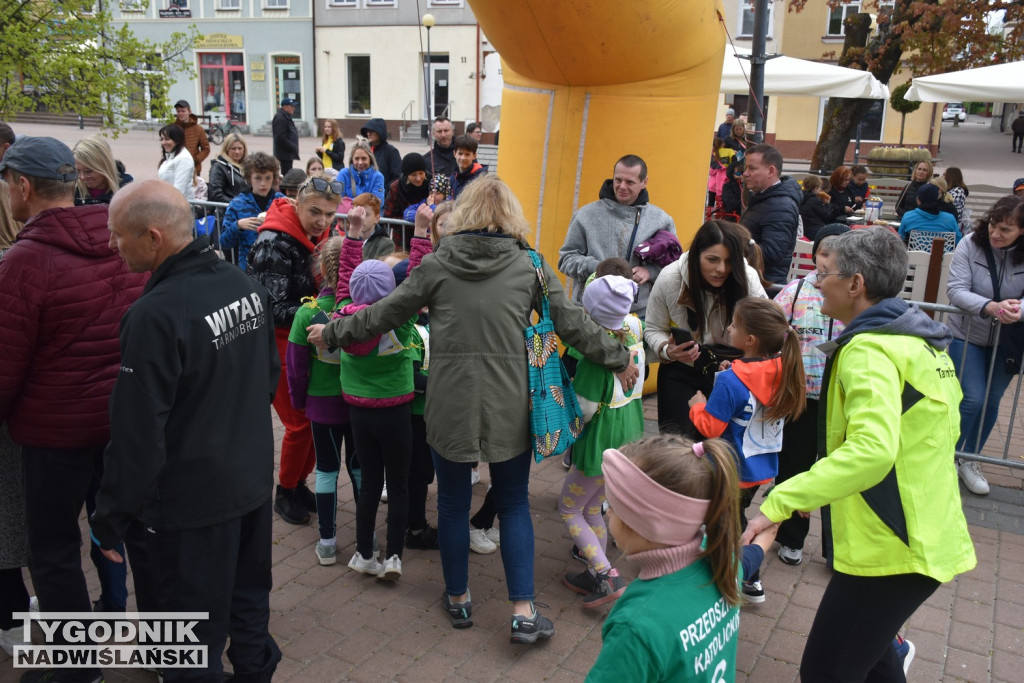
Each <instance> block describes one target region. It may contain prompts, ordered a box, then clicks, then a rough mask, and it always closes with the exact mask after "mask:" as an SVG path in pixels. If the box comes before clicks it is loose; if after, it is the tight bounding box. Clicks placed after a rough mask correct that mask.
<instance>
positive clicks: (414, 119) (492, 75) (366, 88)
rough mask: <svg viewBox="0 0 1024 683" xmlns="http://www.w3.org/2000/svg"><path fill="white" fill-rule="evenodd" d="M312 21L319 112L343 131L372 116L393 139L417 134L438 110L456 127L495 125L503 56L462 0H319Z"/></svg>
mask: <svg viewBox="0 0 1024 683" xmlns="http://www.w3.org/2000/svg"><path fill="white" fill-rule="evenodd" d="M424 14H430V15H432V16H433V17H434V25H433V27H432V28H431V29H430V30H429V31H428V30H427V28H426V27H425V26H424V25H423V15H424ZM313 20H314V24H315V28H314V35H315V44H316V55H315V59H316V85H317V93H318V99H317V110H316V111H317V116H318V117H319V118H321V119H324V118H330V119H335V120H337V121H338V122H339V125H340V127H341V129H342V131H343V133H344V134H345V136H346V137H351V136H353V135H355V134H357V133H358V132H359V129H360V128H362V127H363V126H364V125H365V124H366V121H367V120H369V119H370V118H382V119H384V120H385V121H386V122H387V124H388V131H389V134H390V135H391V136H392V137H394V138H397V137H398V136H399V135H401V136H402V137H407V136H411V137H420V135H421V132H422V128H423V126H424V125H426V124H427V122H429V121H430V120H432V119H434V118H435V117H437V116H447V117H448V118H450V119H451V120H452V122H453V123H454V124H455V128H456V131H457V132H459V131H462V130H463V128H464V126H465V124H466V123H467V122H470V121H481V120H482V121H483V122H484V127H485V130H488V131H493V130H497V125H498V119H499V117H500V93H501V83H500V78H501V66H500V61H499V60H498V58H497V55H496V54H495V53H494V51H493V49H492V48H490V46H489V45H488V43H487V40H486V38H485V37H484V36H483V35H482V34H481V32H480V28H479V26H478V25H477V23H476V18H475V17H474V16H473V12H472V10H471V9H470V7H469V4H468V2H466V1H465V0H419V1H418V2H417V1H416V0H318V1H317V3H316V6H315V7H314V11H313ZM495 92H496V93H497V96H495V94H494V93H495Z"/></svg>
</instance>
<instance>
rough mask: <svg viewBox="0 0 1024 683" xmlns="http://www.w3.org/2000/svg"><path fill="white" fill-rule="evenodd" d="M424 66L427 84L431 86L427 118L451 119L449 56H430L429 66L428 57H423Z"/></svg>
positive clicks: (426, 111) (427, 104)
mask: <svg viewBox="0 0 1024 683" xmlns="http://www.w3.org/2000/svg"><path fill="white" fill-rule="evenodd" d="M423 64H424V67H425V70H426V82H427V83H429V84H430V92H429V93H428V95H427V97H426V98H425V99H426V106H425V107H424V109H425V113H426V118H428V119H433V118H437V117H438V116H441V115H445V116H448V118H451V112H449V111H448V55H430V63H429V64H427V56H426V55H423Z"/></svg>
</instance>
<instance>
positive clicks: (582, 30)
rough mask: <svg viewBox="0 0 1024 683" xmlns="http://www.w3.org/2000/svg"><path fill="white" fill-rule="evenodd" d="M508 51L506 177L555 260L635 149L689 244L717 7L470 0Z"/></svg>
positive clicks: (719, 46) (701, 188)
mask: <svg viewBox="0 0 1024 683" xmlns="http://www.w3.org/2000/svg"><path fill="white" fill-rule="evenodd" d="M470 5H471V6H472V8H473V13H474V14H475V15H476V17H477V19H478V20H479V22H480V26H481V28H482V30H483V32H484V33H485V34H486V35H487V38H488V40H490V42H491V43H492V44H493V45H494V47H495V48H496V49H497V51H498V52H499V53H500V54H501V58H502V61H503V62H504V64H503V70H502V75H503V77H504V81H505V89H504V92H503V93H502V103H501V141H500V147H499V154H500V159H501V161H500V169H499V172H500V175H501V176H502V178H503V179H504V180H505V181H506V182H508V183H509V185H510V186H511V187H512V189H513V190H514V191H515V193H516V195H517V196H518V197H519V199H520V201H521V202H522V204H523V209H524V210H525V212H526V217H527V219H529V220H530V221H531V222H532V223H533V224H534V225H535V226H536V227H535V230H536V232H535V234H534V235H533V236H532V238H531V240H530V241H531V243H532V244H533V245H534V246H535V247H536V248H537V249H538V250H539V251H541V252H542V253H543V254H544V256H545V258H547V259H548V260H549V261H550V262H551V263H552V264H554V263H557V260H558V249H559V248H560V247H561V246H562V242H563V241H564V239H565V234H566V231H567V230H568V227H569V221H570V219H571V218H572V214H573V212H574V211H575V210H576V209H577V208H578V207H580V206H583V205H584V204H587V203H589V202H592V201H595V200H596V199H597V194H598V190H599V189H600V187H601V183H602V182H603V181H604V180H605V179H606V178H610V177H611V175H612V168H613V166H614V164H615V161H616V160H617V159H618V158H619V157H621V156H622V155H624V154H638V155H640V156H641V157H643V158H644V160H645V161H646V162H647V165H648V168H649V178H650V181H649V183H648V190H649V192H650V196H651V201H652V202H653V203H654V204H657V205H658V206H660V207H661V208H663V209H665V210H666V211H667V212H668V213H669V214H670V215H671V216H672V217H673V218H674V219H675V222H676V228H677V231H678V233H679V234H678V237H679V239H680V241H681V242H682V244H683V246H684V248H685V247H686V245H687V244H689V241H690V238H691V237H692V235H693V233H694V232H696V230H697V228H698V227H700V224H701V223H702V222H703V207H704V201H705V197H706V192H707V176H708V159H709V158H710V153H711V138H712V135H713V132H714V130H715V124H716V121H715V113H716V102H717V99H718V90H719V83H720V81H721V75H722V59H723V56H724V53H725V32H724V30H723V27H722V25H721V24H720V22H719V13H720V12H721V2H720V0H674V1H673V0H660V1H659V0H625V1H624V0H557V1H556V0H470Z"/></svg>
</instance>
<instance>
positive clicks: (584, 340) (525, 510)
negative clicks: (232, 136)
mask: <svg viewBox="0 0 1024 683" xmlns="http://www.w3.org/2000/svg"><path fill="white" fill-rule="evenodd" d="M346 170H347V169H346ZM446 229H447V232H446V234H445V236H444V238H443V239H442V240H441V242H440V243H439V244H438V247H437V250H436V251H434V253H433V254H432V256H431V257H429V258H424V259H423V261H422V263H420V265H419V267H417V268H416V269H415V270H414V271H412V273H411V274H410V276H409V278H408V279H407V280H406V281H405V282H403V283H402V286H401V287H399V288H398V289H396V290H395V291H394V292H392V293H391V294H390V295H389V296H387V297H386V298H384V299H382V300H381V301H379V302H377V303H375V304H373V305H372V306H369V307H367V308H364V309H363V310H361V311H359V312H357V313H355V314H354V315H351V316H348V317H346V318H339V319H337V320H334V321H332V322H331V323H329V324H328V325H326V326H323V325H313V326H311V327H310V328H309V329H310V337H309V341H310V342H311V343H314V344H316V345H318V346H320V347H321V348H326V346H332V347H333V346H347V345H349V344H352V343H354V342H356V341H357V340H365V339H369V338H371V337H373V336H374V335H377V334H381V333H382V332H386V331H387V330H391V329H394V328H395V327H397V326H399V325H401V324H402V323H404V322H405V321H406V320H408V319H409V318H410V317H411V316H412V315H414V314H415V313H416V312H417V311H418V310H420V309H421V308H423V307H424V306H430V312H431V318H430V352H431V361H430V391H428V392H427V401H426V414H425V417H426V424H427V442H428V443H429V444H431V455H432V456H433V459H434V468H435V469H436V472H437V503H438V505H437V509H438V533H439V537H440V538H439V540H440V546H441V569H442V572H443V574H444V580H445V590H444V594H443V596H442V598H441V602H442V605H443V606H444V609H445V611H447V612H448V614H449V616H450V618H451V621H452V626H453V627H454V628H467V627H470V626H472V625H473V621H472V603H471V601H470V594H469V510H470V504H471V503H472V499H473V486H472V483H471V481H470V476H471V475H470V472H471V470H472V467H473V463H474V462H477V461H482V462H486V463H488V465H489V467H490V474H491V482H492V486H493V492H494V503H495V506H496V507H497V510H498V516H499V517H500V518H501V549H502V553H501V556H502V564H503V565H504V569H505V578H506V581H507V584H508V597H509V600H510V601H511V603H512V614H513V617H512V620H511V624H510V625H511V641H512V642H513V643H533V642H536V641H537V640H538V639H540V638H550V637H551V636H552V635H553V634H554V630H555V628H554V624H552V622H551V620H550V619H548V618H546V617H544V616H543V615H541V614H540V613H539V612H538V611H537V610H536V609H535V608H534V602H533V600H534V595H535V591H534V580H533V554H534V547H533V538H534V537H533V520H532V517H531V515H530V501H529V491H528V484H529V478H530V466H531V463H532V462H533V454H532V445H531V443H530V427H529V409H528V407H527V405H528V400H527V398H528V393H529V387H528V386H527V380H526V364H527V356H526V347H525V346H524V344H523V337H522V334H523V327H524V321H526V320H527V319H528V318H529V315H530V312H531V311H533V309H534V305H535V304H536V294H537V291H538V283H537V271H536V270H535V269H534V266H533V263H532V261H531V259H530V256H529V254H528V253H527V251H526V249H525V248H524V245H525V242H526V239H527V236H528V235H529V232H530V228H529V223H528V222H527V220H526V217H525V216H524V215H523V209H522V206H521V205H520V203H519V200H518V199H517V198H516V197H515V195H514V194H512V191H511V190H510V189H509V188H508V186H507V185H506V184H505V183H504V182H502V181H501V180H500V179H498V178H497V177H495V176H484V177H483V178H480V179H479V180H475V181H473V182H472V183H470V185H469V186H468V187H467V188H466V190H465V191H464V192H463V193H462V195H461V196H460V197H459V200H458V201H457V202H456V203H455V210H454V211H453V212H452V213H451V215H450V216H449V218H448V221H447V224H446ZM543 272H544V275H545V278H546V280H547V285H548V290H549V298H550V306H551V318H552V320H553V321H554V325H555V329H556V331H557V332H558V334H559V336H560V337H561V338H562V339H563V340H564V341H565V342H566V343H567V344H569V345H571V346H573V348H575V349H577V350H578V351H579V352H580V353H582V354H583V355H584V356H586V357H587V358H590V359H591V360H593V361H594V362H596V363H598V364H599V365H601V366H602V367H605V368H608V369H609V370H614V371H616V372H618V373H619V377H620V380H621V381H622V383H623V386H624V387H625V388H626V389H627V390H630V389H632V387H633V384H634V383H635V382H636V378H637V377H638V375H639V370H638V369H637V367H636V365H635V364H633V363H631V362H630V359H629V352H627V351H626V349H625V348H623V347H622V345H620V344H619V343H618V341H617V340H616V339H613V338H612V337H610V336H608V335H607V334H604V332H603V331H602V329H601V328H600V327H598V326H597V324H596V323H594V322H593V321H592V320H591V319H590V317H589V316H588V315H587V314H586V313H584V311H583V309H582V308H580V307H578V306H575V305H574V304H572V303H571V302H570V301H569V299H568V298H567V297H566V295H565V290H563V289H562V285H561V282H560V280H559V278H558V277H557V274H556V273H555V270H554V269H553V268H551V266H550V265H549V264H546V263H545V264H544V267H543ZM360 457H361V456H360ZM360 500H361V499H360Z"/></svg>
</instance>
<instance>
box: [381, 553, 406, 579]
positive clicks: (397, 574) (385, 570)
mask: <svg viewBox="0 0 1024 683" xmlns="http://www.w3.org/2000/svg"><path fill="white" fill-rule="evenodd" d="M377 578H378V579H380V580H381V581H398V580H399V579H400V578H402V558H400V557H399V556H398V555H392V556H391V557H389V558H388V559H386V560H384V564H382V565H380V573H379V574H377Z"/></svg>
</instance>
